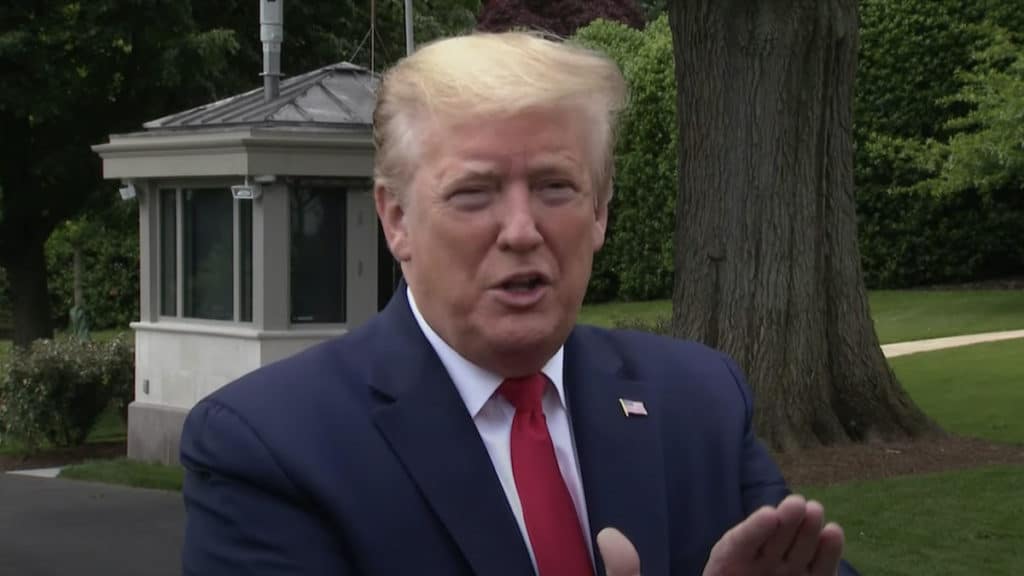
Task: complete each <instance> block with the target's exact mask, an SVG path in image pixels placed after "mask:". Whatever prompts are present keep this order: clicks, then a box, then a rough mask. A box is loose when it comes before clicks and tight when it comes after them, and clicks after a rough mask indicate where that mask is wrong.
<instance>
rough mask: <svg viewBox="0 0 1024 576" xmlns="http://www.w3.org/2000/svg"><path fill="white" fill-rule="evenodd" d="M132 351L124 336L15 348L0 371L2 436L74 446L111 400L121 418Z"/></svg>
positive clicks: (31, 444) (30, 443)
mask: <svg viewBox="0 0 1024 576" xmlns="http://www.w3.org/2000/svg"><path fill="white" fill-rule="evenodd" d="M134 363H135V359H134V353H133V349H132V346H131V344H130V342H129V339H128V336H127V335H126V334H124V335H121V336H118V337H116V338H114V339H112V340H109V341H104V342H99V341H90V340H81V339H78V338H60V339H57V340H38V341H36V342H35V343H34V344H33V345H32V347H31V348H30V349H29V350H27V351H24V350H14V351H12V355H11V357H10V359H9V360H8V361H7V362H6V363H5V364H4V365H3V366H2V367H0V368H2V372H0V432H2V434H3V439H7V438H13V439H16V440H17V441H19V442H21V443H23V444H25V445H26V446H27V447H28V448H29V449H36V448H39V447H40V446H42V445H43V444H44V443H47V442H48V443H49V444H50V445H53V446H78V445H81V444H82V443H84V442H85V439H86V437H87V436H88V435H89V431H90V430H92V428H93V426H94V425H95V424H96V420H97V418H98V417H99V416H100V414H101V413H102V412H103V411H104V410H105V409H106V408H107V406H110V405H111V403H112V402H113V403H114V404H115V406H116V407H117V409H118V410H119V412H120V413H121V415H122V417H124V416H125V415H126V411H127V405H128V403H129V402H130V401H131V398H132V394H133V390H134V380H135V375H134V373H135V368H134Z"/></svg>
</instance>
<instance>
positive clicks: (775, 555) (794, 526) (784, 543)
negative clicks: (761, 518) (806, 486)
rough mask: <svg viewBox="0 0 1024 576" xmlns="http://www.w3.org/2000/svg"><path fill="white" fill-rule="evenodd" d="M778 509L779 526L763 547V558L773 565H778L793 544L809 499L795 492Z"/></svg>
mask: <svg viewBox="0 0 1024 576" xmlns="http://www.w3.org/2000/svg"><path fill="white" fill-rule="evenodd" d="M776 510H777V511H778V515H779V527H778V529H777V530H776V531H775V533H774V534H772V536H771V537H770V538H769V539H768V541H767V542H766V543H765V545H764V547H763V548H762V549H761V556H762V558H763V559H764V561H765V562H766V563H767V564H768V565H772V566H774V565H777V564H778V563H779V562H780V561H781V560H782V557H783V556H785V554H786V552H788V551H789V549H790V548H791V547H792V546H793V539H794V538H795V537H796V532H797V530H798V529H799V528H800V526H801V524H802V523H803V521H804V516H805V514H806V510H807V501H806V500H804V497H803V496H800V495H797V494H794V495H792V496H788V497H786V499H785V500H783V501H782V503H781V504H779V506H778V508H776Z"/></svg>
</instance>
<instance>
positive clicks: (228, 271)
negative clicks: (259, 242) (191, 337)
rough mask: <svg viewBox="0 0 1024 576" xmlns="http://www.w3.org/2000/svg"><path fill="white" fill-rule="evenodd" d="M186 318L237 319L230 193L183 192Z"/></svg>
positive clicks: (218, 190) (220, 191) (232, 216)
mask: <svg viewBox="0 0 1024 576" xmlns="http://www.w3.org/2000/svg"><path fill="white" fill-rule="evenodd" d="M182 195H183V198H182V212H183V215H184V217H185V218H184V232H183V234H184V252H185V254H184V256H185V261H184V269H185V283H184V290H185V314H184V315H185V316H187V317H189V318H207V319H210V320H231V319H232V318H233V317H234V298H233V294H232V292H233V290H234V249H235V247H234V243H233V237H234V234H233V233H232V230H233V228H234V206H233V204H232V202H233V200H232V198H231V191H230V190H227V189H198V190H183V191H182Z"/></svg>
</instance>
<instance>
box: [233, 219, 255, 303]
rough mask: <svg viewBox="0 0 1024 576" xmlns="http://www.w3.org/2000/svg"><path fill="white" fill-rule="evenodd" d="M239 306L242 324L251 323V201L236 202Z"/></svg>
mask: <svg viewBox="0 0 1024 576" xmlns="http://www.w3.org/2000/svg"><path fill="white" fill-rule="evenodd" d="M237 202H238V248H239V250H238V253H239V257H240V258H241V262H239V263H238V273H239V279H240V280H239V281H240V283H241V284H242V286H241V288H240V290H239V295H238V297H239V304H240V308H241V318H240V320H241V321H242V322H252V200H238V201H237Z"/></svg>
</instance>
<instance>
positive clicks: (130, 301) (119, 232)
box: [46, 201, 139, 330]
mask: <svg viewBox="0 0 1024 576" xmlns="http://www.w3.org/2000/svg"><path fill="white" fill-rule="evenodd" d="M137 210H138V206H137V203H136V202H120V201H118V203H117V204H114V205H112V206H109V207H107V208H105V209H104V210H103V211H100V212H98V213H93V214H90V215H87V216H83V217H80V218H78V219H76V220H73V221H70V222H65V223H64V224H62V225H61V226H59V227H58V228H57V229H56V230H55V231H54V232H53V234H52V235H51V236H50V239H49V240H48V241H47V243H46V260H47V271H48V278H47V281H48V283H49V289H50V301H51V303H52V306H53V312H54V315H55V317H56V318H55V319H56V320H57V321H58V323H59V324H61V325H66V324H70V317H69V313H70V311H71V308H72V307H73V306H74V304H75V301H74V296H75V274H74V253H75V247H76V246H77V247H78V248H79V249H80V250H81V255H82V263H81V264H82V266H81V271H82V297H83V300H84V302H83V308H84V313H85V317H86V318H87V319H88V325H89V327H90V329H92V330H104V329H108V328H118V329H120V328H127V326H128V323H129V322H132V321H134V320H137V319H138V318H139V232H138V212H137Z"/></svg>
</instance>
